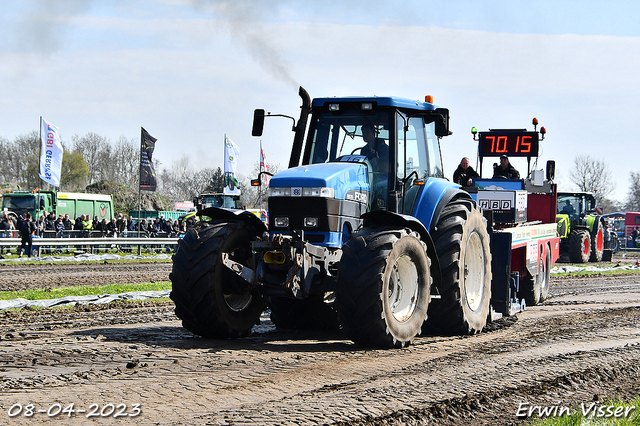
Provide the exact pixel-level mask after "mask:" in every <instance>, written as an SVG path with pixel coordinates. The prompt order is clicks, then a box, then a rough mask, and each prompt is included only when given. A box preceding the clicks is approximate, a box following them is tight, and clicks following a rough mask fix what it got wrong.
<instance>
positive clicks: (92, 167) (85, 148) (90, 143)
mask: <svg viewBox="0 0 640 426" xmlns="http://www.w3.org/2000/svg"><path fill="white" fill-rule="evenodd" d="M71 140H72V142H73V151H77V152H79V153H80V154H82V157H83V158H84V161H86V162H87V166H89V184H92V183H94V182H98V181H100V180H105V179H109V178H110V176H109V173H108V171H107V169H108V165H109V158H108V155H105V154H107V150H106V149H105V147H109V146H110V144H109V140H108V139H107V138H105V137H104V136H100V135H98V134H95V133H87V134H86V135H84V136H83V137H80V136H78V135H73V136H72V137H71Z"/></svg>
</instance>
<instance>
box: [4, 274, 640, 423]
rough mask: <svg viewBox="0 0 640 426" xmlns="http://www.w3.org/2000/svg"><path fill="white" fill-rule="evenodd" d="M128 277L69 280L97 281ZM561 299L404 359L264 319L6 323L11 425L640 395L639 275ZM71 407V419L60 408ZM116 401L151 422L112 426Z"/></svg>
mask: <svg viewBox="0 0 640 426" xmlns="http://www.w3.org/2000/svg"><path fill="white" fill-rule="evenodd" d="M160 265H162V264H160ZM56 266H57V265H56ZM130 266H131V265H129V267H130ZM119 268H121V267H120V266H115V265H107V266H106V267H105V268H101V267H100V266H98V267H95V266H90V267H87V268H86V269H85V271H84V272H82V271H81V270H82V266H81V265H74V267H72V268H69V269H68V270H67V272H69V276H74V277H76V278H72V279H73V280H78V279H79V278H77V277H79V276H81V277H84V278H83V279H86V280H91V282H94V283H96V284H98V283H103V282H102V281H104V280H107V281H109V282H112V280H113V276H114V275H113V274H112V276H111V277H109V278H103V277H100V275H101V274H102V273H105V274H106V273H109V274H111V273H112V272H113V271H116V270H120V269H119ZM127 268H128V267H122V269H124V270H126V269H127ZM145 268H150V270H149V274H159V275H160V278H147V279H146V280H144V281H151V280H162V281H166V280H167V278H164V279H163V278H162V276H163V275H162V274H165V275H164V276H165V277H166V275H167V274H168V271H169V269H170V264H164V266H155V267H148V266H146V265H145V266H141V267H140V270H144V269H145ZM154 268H155V269H154ZM163 268H164V269H165V270H164V272H159V271H158V270H163ZM29 269H30V268H28V267H27V268H26V269H25V271H24V272H20V273H18V272H17V271H15V270H14V271H13V273H14V275H13V276H14V277H20V278H17V279H18V281H19V282H29V280H31V281H30V282H31V283H32V284H31V285H36V284H33V283H34V282H39V283H41V282H47V279H48V278H47V277H46V275H47V273H46V269H47V268H46V267H40V268H37V267H36V268H31V272H29V271H28V270H29ZM54 269H55V268H54ZM5 272H6V271H5V269H4V268H3V269H0V274H5ZM120 272H122V274H121V273H120ZM120 272H113V273H114V274H115V276H118V275H121V276H127V274H128V275H129V276H137V274H133V273H132V271H129V272H124V271H120ZM29 273H30V274H31V276H30V277H27V275H28V274H29ZM6 276H7V275H6V274H5V275H3V276H2V278H3V280H2V282H3V283H4V284H5V285H6V282H7V281H6V278H5V277H6ZM9 276H11V275H10V274H9ZM154 276H156V275H154ZM56 277H57V278H55V280H58V282H59V283H61V282H64V275H57V276H56ZM123 279H124V278H123ZM20 280H22V281H20ZM55 280H52V281H51V282H55ZM60 280H61V281H60ZM74 284H75V281H74ZM38 285H39V284H38ZM64 285H71V284H64ZM551 294H552V298H551V299H550V300H549V302H548V303H545V304H544V305H542V306H539V307H531V308H528V310H527V311H525V312H524V313H521V314H519V315H518V316H517V318H510V319H506V320H501V321H499V322H497V323H494V324H492V326H491V327H490V328H489V330H487V331H485V332H483V333H482V334H480V335H477V336H471V337H442V336H426V337H421V338H418V339H417V340H416V342H415V344H414V345H413V346H410V347H408V348H406V349H402V350H390V351H384V350H368V349H362V348H359V347H356V346H354V345H353V344H351V342H350V341H348V340H345V339H344V338H343V336H342V335H341V334H340V333H339V332H325V333H292V332H282V331H276V330H275V328H274V327H273V325H272V324H271V323H270V321H269V320H268V316H266V315H265V316H264V318H263V321H262V324H261V325H260V326H257V327H256V328H255V329H254V333H253V335H252V336H251V337H250V338H246V339H240V340H230V341H219V340H218V341H217V340H205V339H201V338H198V337H195V336H193V335H192V334H191V333H189V332H187V331H185V330H184V329H183V328H182V327H181V326H180V322H179V321H178V320H177V319H176V318H175V316H174V315H173V306H172V305H171V304H161V305H158V304H154V303H149V302H144V303H137V304H127V305H123V304H112V305H109V306H107V307H104V306H102V307H77V308H74V309H65V310H60V309H55V310H52V309H47V310H37V311H35V310H22V311H18V312H16V311H13V312H0V392H1V394H2V399H1V400H0V424H24V423H25V421H30V422H33V423H36V424H38V423H55V422H57V423H58V424H65V425H66V424H86V423H88V422H89V420H88V419H87V415H88V413H89V411H90V410H91V409H92V407H91V405H92V404H97V413H98V417H99V415H100V410H103V413H104V414H105V416H104V417H101V418H99V419H98V420H97V423H99V424H145V425H148V424H162V425H178V424H194V425H196V424H197V425H200V424H214V425H219V424H316V423H317V424H326V423H337V424H385V425H386V424H389V425H391V424H394V425H395V424H404V423H406V424H445V425H454V424H456V425H457V424H474V425H475V424H480V425H496V424H498V425H500V424H503V425H507V424H513V423H516V422H519V420H518V419H517V418H516V415H515V414H516V412H517V411H518V408H519V407H520V406H521V404H523V403H525V404H526V403H529V404H531V405H543V406H544V405H548V406H551V405H560V406H574V405H575V404H580V403H585V404H591V403H592V400H594V399H596V400H602V399H603V398H605V397H612V396H614V395H618V396H621V397H636V396H637V395H638V394H639V393H640V381H639V380H638V379H639V378H640V370H639V368H638V365H640V344H639V343H640V321H639V320H640V276H614V277H591V278H565V279H558V278H552V283H551ZM56 403H57V404H61V406H60V407H59V406H58V405H56ZM72 403H73V404H74V407H73V408H74V409H75V410H76V412H75V413H73V414H72V415H71V417H68V415H63V414H59V415H57V416H55V417H54V416H49V415H48V414H47V412H46V411H47V410H50V413H55V412H56V411H57V410H58V408H65V407H68V406H69V405H70V404H72ZM16 404H21V406H22V411H21V412H20V414H18V415H16V416H14V417H10V415H9V414H10V412H9V410H10V409H12V410H13V411H11V414H16V413H18V409H19V408H20V406H19V405H16ZM28 404H33V405H34V407H33V410H35V411H34V414H33V415H32V416H31V417H25V415H24V413H25V411H26V410H27V405H28ZM109 404H113V405H114V406H115V407H114V409H115V413H118V412H119V413H120V414H123V415H125V414H127V415H128V414H135V413H136V412H137V411H136V408H135V407H134V406H133V405H132V404H140V405H139V408H140V410H141V412H140V413H139V414H138V415H137V416H135V417H126V419H125V418H123V417H117V418H114V414H109V412H110V411H111V408H112V407H111V406H110V405H109ZM118 404H124V405H122V406H119V407H118ZM81 409H86V410H89V411H87V412H84V413H79V412H78V411H77V410H81ZM93 409H94V410H95V409H96V407H95V406H94V407H93ZM38 410H44V412H38ZM107 414H109V415H107ZM92 424H93V423H92Z"/></svg>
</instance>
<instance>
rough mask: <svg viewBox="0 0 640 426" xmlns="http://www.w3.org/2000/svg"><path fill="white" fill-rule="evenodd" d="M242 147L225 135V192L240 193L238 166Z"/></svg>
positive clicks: (230, 193)
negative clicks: (237, 175) (237, 174)
mask: <svg viewBox="0 0 640 426" xmlns="http://www.w3.org/2000/svg"><path fill="white" fill-rule="evenodd" d="M239 155H240V148H238V145H236V144H235V143H234V142H233V141H232V140H231V139H230V138H228V137H227V136H226V135H225V137H224V191H223V193H224V194H227V195H240V185H239V184H238V179H236V166H237V165H238V156H239Z"/></svg>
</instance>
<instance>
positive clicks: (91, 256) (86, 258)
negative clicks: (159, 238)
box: [0, 253, 171, 262]
mask: <svg viewBox="0 0 640 426" xmlns="http://www.w3.org/2000/svg"><path fill="white" fill-rule="evenodd" d="M123 259H125V260H126V259H171V255H169V254H156V255H154V256H140V255H137V254H127V255H126V256H120V255H118V254H86V253H85V254H79V255H77V256H73V257H71V256H66V257H63V256H40V257H27V256H23V257H16V258H14V259H0V262H27V261H30V260H34V261H39V262H86V261H92V260H123Z"/></svg>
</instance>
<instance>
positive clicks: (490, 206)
mask: <svg viewBox="0 0 640 426" xmlns="http://www.w3.org/2000/svg"><path fill="white" fill-rule="evenodd" d="M478 203H479V204H480V207H482V208H483V209H484V210H511V209H512V208H513V204H512V202H511V200H486V199H485V200H479V202H478Z"/></svg>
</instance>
